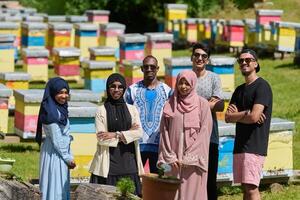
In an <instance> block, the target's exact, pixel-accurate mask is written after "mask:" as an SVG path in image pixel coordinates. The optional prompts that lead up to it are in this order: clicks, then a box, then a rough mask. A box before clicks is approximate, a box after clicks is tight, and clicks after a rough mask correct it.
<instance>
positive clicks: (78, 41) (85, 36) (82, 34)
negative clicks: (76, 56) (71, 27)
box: [75, 23, 98, 58]
mask: <svg viewBox="0 0 300 200" xmlns="http://www.w3.org/2000/svg"><path fill="white" fill-rule="evenodd" d="M97 30H98V27H97V25H95V24H88V23H86V24H84V23H77V24H75V47H77V48H79V49H80V51H81V57H83V58H88V57H89V51H88V49H89V47H93V46H95V44H98V36H97Z"/></svg>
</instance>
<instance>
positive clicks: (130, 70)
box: [122, 60, 144, 85]
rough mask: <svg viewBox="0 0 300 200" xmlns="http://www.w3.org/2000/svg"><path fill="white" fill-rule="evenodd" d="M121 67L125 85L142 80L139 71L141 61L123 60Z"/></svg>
mask: <svg viewBox="0 0 300 200" xmlns="http://www.w3.org/2000/svg"><path fill="white" fill-rule="evenodd" d="M122 65H123V67H124V76H125V79H126V83H127V85H131V84H134V83H136V82H138V81H140V80H143V78H144V74H143V72H142V70H141V66H142V65H143V61H142V60H124V61H123V63H122Z"/></svg>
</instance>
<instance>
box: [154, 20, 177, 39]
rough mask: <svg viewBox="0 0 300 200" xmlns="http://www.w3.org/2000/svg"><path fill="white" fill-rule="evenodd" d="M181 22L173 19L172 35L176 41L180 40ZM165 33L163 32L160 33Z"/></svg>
mask: <svg viewBox="0 0 300 200" xmlns="http://www.w3.org/2000/svg"><path fill="white" fill-rule="evenodd" d="M179 23H180V22H179V20H178V19H172V20H171V24H172V32H171V33H172V34H173V37H174V40H178V39H179V38H180V25H179ZM159 32H163V31H159Z"/></svg>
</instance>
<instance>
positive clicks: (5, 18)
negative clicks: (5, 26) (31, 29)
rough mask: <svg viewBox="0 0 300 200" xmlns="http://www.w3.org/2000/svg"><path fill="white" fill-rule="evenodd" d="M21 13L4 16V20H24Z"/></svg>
mask: <svg viewBox="0 0 300 200" xmlns="http://www.w3.org/2000/svg"><path fill="white" fill-rule="evenodd" d="M22 19H23V18H22V16H21V15H14V16H4V17H3V20H4V21H6V22H21V21H22Z"/></svg>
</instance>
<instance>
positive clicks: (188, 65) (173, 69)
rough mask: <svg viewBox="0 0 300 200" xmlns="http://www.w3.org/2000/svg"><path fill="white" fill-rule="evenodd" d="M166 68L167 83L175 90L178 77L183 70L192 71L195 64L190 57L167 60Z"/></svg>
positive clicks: (165, 61)
mask: <svg viewBox="0 0 300 200" xmlns="http://www.w3.org/2000/svg"><path fill="white" fill-rule="evenodd" d="M164 64H165V66H166V68H165V70H166V75H165V83H166V84H168V85H169V86H170V87H171V88H173V89H174V88H175V84H176V77H177V75H178V74H179V73H180V72H181V71H183V70H192V68H193V64H192V61H191V58H190V57H177V58H165V59H164Z"/></svg>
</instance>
